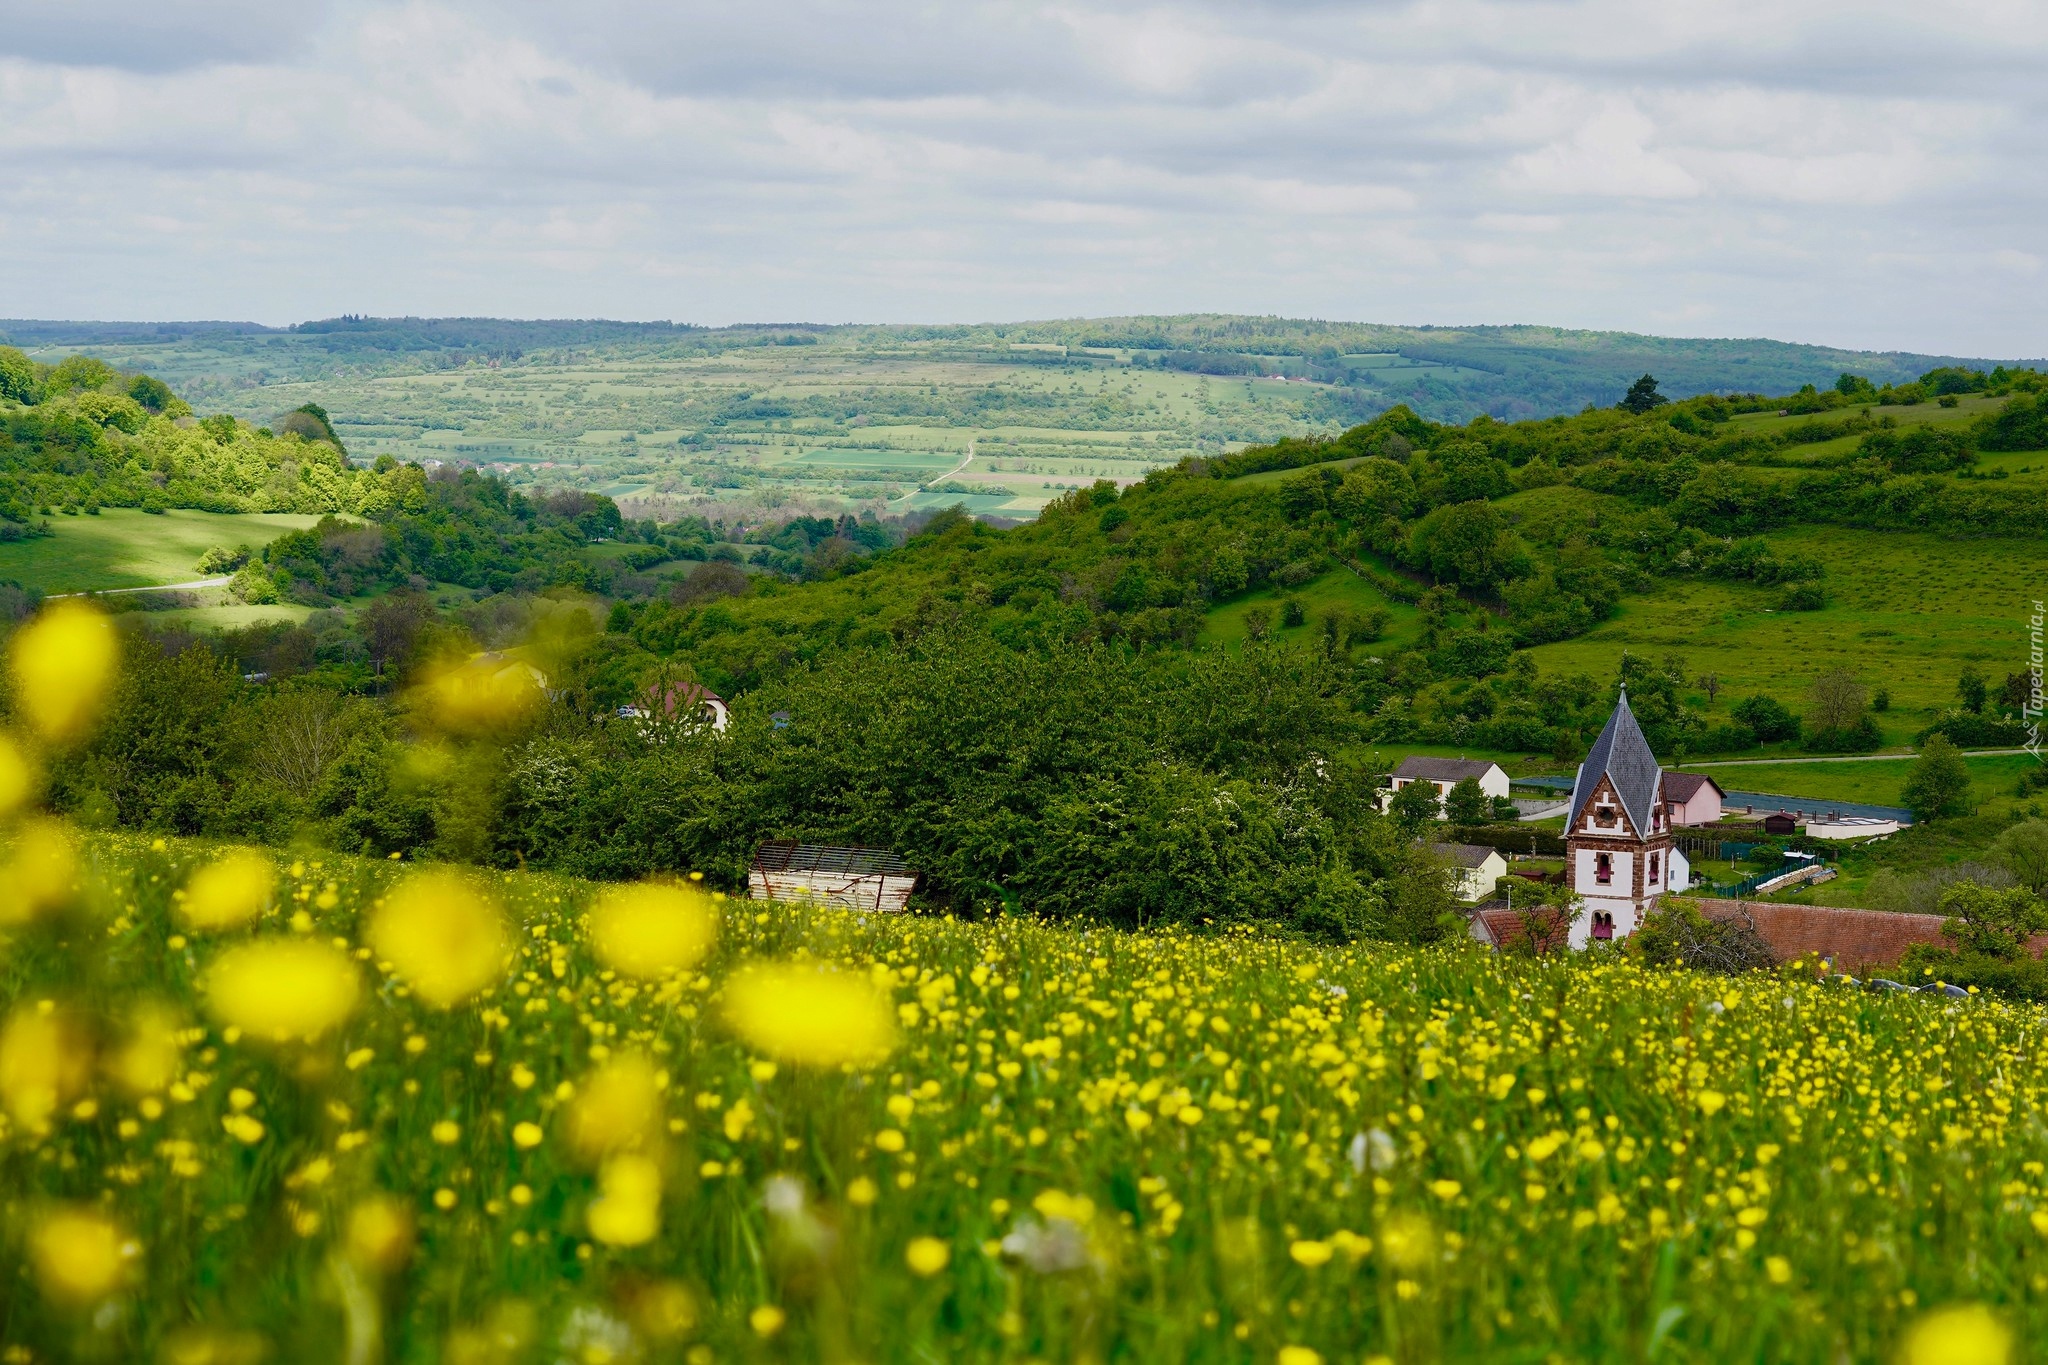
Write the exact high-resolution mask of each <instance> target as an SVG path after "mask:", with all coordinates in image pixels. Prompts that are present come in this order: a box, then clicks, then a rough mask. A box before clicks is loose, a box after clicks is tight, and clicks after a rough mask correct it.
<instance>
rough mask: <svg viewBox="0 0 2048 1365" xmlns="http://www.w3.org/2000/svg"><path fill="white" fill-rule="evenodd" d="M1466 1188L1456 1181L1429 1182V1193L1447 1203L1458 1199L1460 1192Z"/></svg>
mask: <svg viewBox="0 0 2048 1365" xmlns="http://www.w3.org/2000/svg"><path fill="white" fill-rule="evenodd" d="M1464 1188H1465V1187H1464V1186H1463V1185H1460V1184H1459V1183H1458V1182H1457V1181H1455V1180H1432V1181H1430V1182H1429V1192H1430V1193H1431V1194H1433V1195H1435V1196H1436V1197H1437V1198H1439V1199H1441V1200H1443V1201H1444V1202H1446V1203H1449V1202H1450V1201H1451V1200H1453V1199H1456V1198H1457V1197H1458V1192H1459V1191H1460V1190H1462V1189H1464Z"/></svg>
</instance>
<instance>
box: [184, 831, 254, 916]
mask: <svg viewBox="0 0 2048 1365" xmlns="http://www.w3.org/2000/svg"><path fill="white" fill-rule="evenodd" d="M276 876H277V869H276V867H275V865H274V864H272V863H271V861H270V859H269V858H267V857H265V856H264V855H263V854H261V853H258V852H257V851H255V850H254V849H237V850H235V851H234V852H232V853H229V854H227V855H226V856H224V857H222V858H220V859H219V860H217V861H215V862H211V863H208V864H207V865H206V866H205V867H202V868H200V869H199V870H198V871H197V872H195V873H193V874H192V879H191V880H190V881H188V882H186V883H185V899H184V900H183V901H182V902H180V904H179V907H178V909H179V914H180V915H181V916H182V917H183V919H184V921H185V923H186V924H188V925H190V926H191V927H192V928H194V929H232V928H234V927H235V926H236V925H238V924H246V923H248V922H249V921H250V920H252V919H255V918H256V917H257V916H258V915H260V914H262V913H263V911H264V910H265V909H266V908H267V907H268V906H269V904H270V894H271V886H272V883H273V881H274V880H275V878H276Z"/></svg>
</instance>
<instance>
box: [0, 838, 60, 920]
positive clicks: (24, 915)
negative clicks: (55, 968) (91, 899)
mask: <svg viewBox="0 0 2048 1365" xmlns="http://www.w3.org/2000/svg"><path fill="white" fill-rule="evenodd" d="M77 890H78V839H77V837H76V836H75V835H73V834H72V832H71V828H70V826H68V825H66V824H65V823H64V822H63V821H61V820H51V819H47V818H38V819H33V820H26V821H23V822H22V826H21V828H20V829H19V830H17V831H15V835H14V840H13V843H12V845H11V847H10V848H9V849H8V856H7V860H6V862H5V864H4V865H0V925H5V924H26V923H28V922H29V921H30V920H32V919H34V918H35V917H36V916H38V915H40V914H42V913H43V912H44V911H45V910H50V909H53V908H55V907H57V906H60V905H62V904H64V902H66V901H68V900H70V899H71V897H72V896H73V895H75V894H76V893H77Z"/></svg>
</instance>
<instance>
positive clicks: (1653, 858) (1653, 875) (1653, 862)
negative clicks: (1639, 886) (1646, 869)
mask: <svg viewBox="0 0 2048 1365" xmlns="http://www.w3.org/2000/svg"><path fill="white" fill-rule="evenodd" d="M1650 880H1651V881H1653V882H1654V881H1656V880H1657V855H1656V854H1654V853H1652V854H1651V855H1650Z"/></svg>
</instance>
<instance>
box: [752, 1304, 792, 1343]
mask: <svg viewBox="0 0 2048 1365" xmlns="http://www.w3.org/2000/svg"><path fill="white" fill-rule="evenodd" d="M787 1320H788V1319H787V1315H785V1314H784V1313H783V1311H782V1310H781V1309H780V1308H777V1307H776V1306H775V1305H774V1304H772V1303H764V1304H762V1305H761V1306H760V1307H759V1308H756V1309H755V1310H754V1311H753V1312H751V1313H749V1314H747V1324H748V1325H749V1326H750V1327H752V1328H753V1329H754V1332H755V1334H756V1335H757V1336H764V1337H772V1336H774V1335H775V1334H776V1333H777V1332H780V1331H781V1330H782V1324H783V1323H784V1322H785V1321H787Z"/></svg>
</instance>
